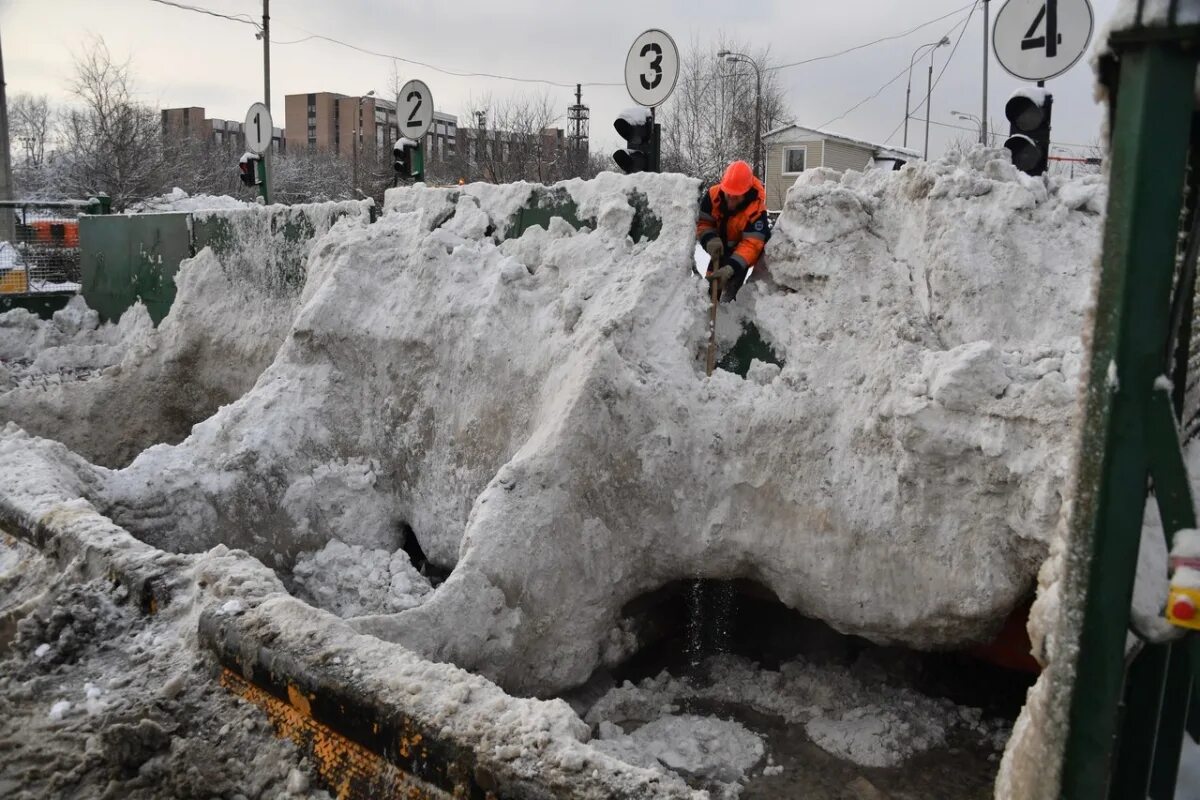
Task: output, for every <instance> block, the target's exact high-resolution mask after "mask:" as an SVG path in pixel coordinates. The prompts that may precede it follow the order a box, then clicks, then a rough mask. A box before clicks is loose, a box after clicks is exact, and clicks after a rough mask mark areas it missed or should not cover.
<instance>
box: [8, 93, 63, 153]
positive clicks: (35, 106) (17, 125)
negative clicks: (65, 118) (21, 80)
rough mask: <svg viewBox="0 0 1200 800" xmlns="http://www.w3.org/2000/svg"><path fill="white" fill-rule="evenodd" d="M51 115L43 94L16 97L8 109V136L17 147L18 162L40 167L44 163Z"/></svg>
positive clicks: (48, 102)
mask: <svg viewBox="0 0 1200 800" xmlns="http://www.w3.org/2000/svg"><path fill="white" fill-rule="evenodd" d="M51 121H52V112H51V109H50V101H49V100H48V99H47V98H46V96H45V95H31V94H18V95H15V96H14V97H13V99H12V101H11V102H10V104H9V107H8V124H9V135H10V137H11V138H12V140H13V141H14V142H15V143H16V145H17V147H18V156H19V159H18V160H23V161H24V163H25V165H26V166H30V167H40V166H41V165H42V164H43V163H44V162H45V160H46V145H47V143H48V142H49V139H50V128H51Z"/></svg>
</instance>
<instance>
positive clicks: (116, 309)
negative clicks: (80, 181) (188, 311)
mask: <svg viewBox="0 0 1200 800" xmlns="http://www.w3.org/2000/svg"><path fill="white" fill-rule="evenodd" d="M190 227H191V226H190V218H189V215H188V214H184V213H170V214H137V215H122V216H81V217H80V218H79V244H80V249H81V251H82V255H81V264H80V266H81V271H82V273H83V288H82V293H83V297H84V299H85V300H86V301H87V304H88V307H90V308H93V309H95V310H96V312H97V313H98V314H99V315H100V319H101V321H103V322H116V321H117V320H119V319H120V318H121V315H122V314H124V313H125V311H126V309H128V308H130V307H131V306H133V305H134V304H135V303H136V302H138V301H139V300H140V301H141V302H142V303H144V304H145V305H146V309H147V310H148V311H149V312H150V318H151V319H152V320H154V324H155V325H157V324H158V323H159V322H161V321H162V319H163V317H165V316H166V315H167V312H168V311H170V310H171V303H172V302H174V300H175V273H176V272H178V271H179V264H180V262H181V261H183V259H185V258H188V257H189V256H191V255H192V242H191V231H190Z"/></svg>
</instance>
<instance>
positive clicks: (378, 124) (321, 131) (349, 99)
mask: <svg viewBox="0 0 1200 800" xmlns="http://www.w3.org/2000/svg"><path fill="white" fill-rule="evenodd" d="M284 127H285V128H286V129H287V130H288V131H291V132H292V133H291V138H292V141H291V142H290V146H291V147H293V148H295V147H307V148H310V149H314V150H326V151H333V152H335V153H337V154H339V155H341V156H345V157H346V158H353V157H354V154H355V134H356V132H357V134H358V147H359V150H360V152H361V151H365V150H368V149H371V148H380V149H383V148H390V147H391V146H392V143H394V142H395V141H396V140H397V139H398V138H400V136H401V135H402V132H401V130H400V125H399V120H398V119H397V116H396V104H395V103H394V102H393V101H391V100H385V99H383V98H380V97H375V96H374V95H361V96H357V97H355V96H349V95H344V94H337V93H336V92H310V93H308V94H289V95H287V96H286V97H285V98H284ZM457 137H458V118H457V117H455V116H454V115H453V114H445V113H443V112H441V111H435V112H434V114H433V126H432V127H431V128H430V130H429V133H428V134H427V136H426V141H425V152H426V158H427V159H434V160H446V159H449V158H453V157H454V155H455V154H456V152H457Z"/></svg>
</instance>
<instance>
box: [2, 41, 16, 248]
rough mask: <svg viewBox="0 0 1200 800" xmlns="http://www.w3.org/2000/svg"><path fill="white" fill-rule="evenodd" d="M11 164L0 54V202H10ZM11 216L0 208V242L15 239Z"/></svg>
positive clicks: (5, 93)
mask: <svg viewBox="0 0 1200 800" xmlns="http://www.w3.org/2000/svg"><path fill="white" fill-rule="evenodd" d="M12 199H13V191H12V162H11V160H10V156H9V148H8V91H7V89H6V88H5V84H4V54H3V52H0V200H12ZM15 234H16V229H15V228H14V227H13V214H12V211H10V210H8V209H2V208H0V241H4V242H11V241H12V240H13V239H14V238H15Z"/></svg>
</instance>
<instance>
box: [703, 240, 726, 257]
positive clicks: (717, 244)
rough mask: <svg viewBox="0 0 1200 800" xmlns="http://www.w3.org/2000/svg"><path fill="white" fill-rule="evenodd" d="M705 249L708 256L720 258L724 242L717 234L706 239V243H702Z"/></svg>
mask: <svg viewBox="0 0 1200 800" xmlns="http://www.w3.org/2000/svg"><path fill="white" fill-rule="evenodd" d="M704 249H705V251H706V252H707V253H708V257H709V258H715V259H720V258H721V256H723V255H724V254H725V243H724V242H722V241H721V239H720V238H719V237H717V236H714V237H712V238H711V239H709V240H708V244H706V245H704Z"/></svg>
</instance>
